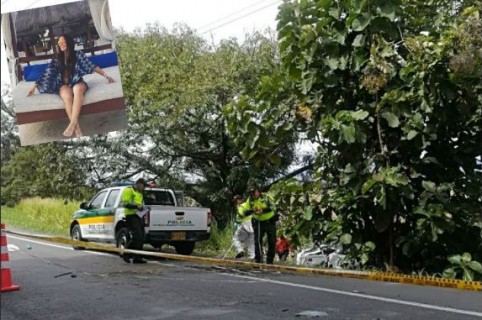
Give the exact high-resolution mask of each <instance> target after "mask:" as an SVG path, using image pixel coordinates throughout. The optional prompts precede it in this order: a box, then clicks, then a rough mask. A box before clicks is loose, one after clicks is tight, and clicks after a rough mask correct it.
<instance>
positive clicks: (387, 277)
mask: <svg viewBox="0 0 482 320" xmlns="http://www.w3.org/2000/svg"><path fill="white" fill-rule="evenodd" d="M6 231H7V233H10V234H14V235H18V236H24V237H28V238H34V239H40V240H45V241H49V242H55V243H62V244H67V245H75V246H79V247H84V248H85V249H90V250H98V251H105V252H115V253H134V254H138V255H143V256H146V257H156V258H165V259H169V260H179V261H188V262H197V263H204V264H211V265H218V266H230V267H233V266H234V267H247V268H250V269H264V270H272V271H285V272H293V273H301V274H311V275H324V276H333V277H341V278H352V279H362V280H372V281H381V282H392V283H404V284H414V285H420V286H434V287H442V288H453V289H460V290H469V291H482V282H480V281H464V280H457V279H442V278H430V277H423V276H412V275H402V274H397V273H387V272H366V271H352V270H334V269H318V268H307V267H293V266H285V265H276V264H259V263H255V262H248V261H238V260H224V259H216V258H208V257H197V256H185V255H179V254H173V253H163V252H151V251H140V250H131V249H119V248H116V247H112V246H110V245H105V244H99V243H92V242H84V241H76V240H72V239H70V238H64V237H56V236H46V235H38V234H37V235H35V234H28V233H23V232H18V231H10V230H6Z"/></svg>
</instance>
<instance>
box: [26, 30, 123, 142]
mask: <svg viewBox="0 0 482 320" xmlns="http://www.w3.org/2000/svg"><path fill="white" fill-rule="evenodd" d="M58 45H59V48H60V51H59V53H58V55H57V59H52V61H50V64H49V65H48V67H47V69H45V71H44V73H43V75H42V76H41V77H40V78H39V79H38V80H37V81H35V84H34V85H33V87H32V88H31V89H30V90H29V92H28V96H32V95H33V94H34V93H35V89H37V90H38V91H39V92H40V93H54V94H55V93H56V94H59V95H60V97H61V98H62V100H63V101H64V105H65V111H66V112H67V116H68V117H69V120H70V124H69V126H68V127H67V129H65V131H64V136H65V137H70V136H72V134H73V133H74V132H75V136H76V137H81V136H82V131H80V126H79V114H80V109H81V107H82V103H83V100H84V93H85V92H86V91H87V89H88V88H89V87H88V86H87V83H86V82H85V81H84V79H82V76H84V75H86V74H90V73H92V72H94V71H95V72H96V73H98V74H100V75H101V76H103V77H105V78H106V79H107V80H108V81H109V83H112V82H114V79H112V77H110V76H109V75H107V73H105V72H104V71H103V70H102V69H101V68H99V67H98V66H96V65H95V64H93V63H92V62H91V61H90V60H89V59H88V58H87V57H86V56H85V54H84V53H83V52H81V51H75V49H74V46H75V44H74V40H73V39H72V38H71V37H70V36H68V35H61V36H60V37H59V41H58Z"/></svg>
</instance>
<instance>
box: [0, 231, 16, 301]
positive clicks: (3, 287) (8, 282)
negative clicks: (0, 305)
mask: <svg viewBox="0 0 482 320" xmlns="http://www.w3.org/2000/svg"><path fill="white" fill-rule="evenodd" d="M0 229H1V230H0V255H1V265H2V278H1V279H0V281H1V283H0V291H1V292H5V291H14V290H18V289H20V287H19V286H17V285H14V284H12V275H11V273H10V268H6V266H5V265H6V264H7V263H8V261H9V259H8V247H7V235H6V234H5V225H4V224H3V223H2V224H1V225H0Z"/></svg>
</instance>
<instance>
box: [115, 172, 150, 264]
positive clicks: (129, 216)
mask: <svg viewBox="0 0 482 320" xmlns="http://www.w3.org/2000/svg"><path fill="white" fill-rule="evenodd" d="M145 187H146V181H145V180H144V179H142V178H141V179H138V180H137V181H136V183H135V184H134V185H133V186H132V187H128V188H125V189H124V192H122V198H121V205H122V207H124V214H125V216H126V224H127V229H128V230H129V234H130V237H129V239H128V243H127V246H126V247H127V249H134V250H142V248H143V247H144V221H143V219H142V218H140V217H139V216H138V215H137V211H142V210H143V209H144V196H143V192H144V188H145ZM122 258H123V259H124V261H125V262H127V263H130V262H131V261H130V260H131V258H132V262H133V263H146V260H144V259H142V257H140V256H138V255H131V254H125V253H124V255H123V256H122Z"/></svg>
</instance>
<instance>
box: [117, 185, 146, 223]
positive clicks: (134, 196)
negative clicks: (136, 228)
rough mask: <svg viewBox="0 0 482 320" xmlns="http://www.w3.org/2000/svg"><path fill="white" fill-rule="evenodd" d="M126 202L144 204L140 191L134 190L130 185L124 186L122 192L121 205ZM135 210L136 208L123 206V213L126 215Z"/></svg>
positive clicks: (133, 212)
mask: <svg viewBox="0 0 482 320" xmlns="http://www.w3.org/2000/svg"><path fill="white" fill-rule="evenodd" d="M127 204H135V205H142V204H144V197H143V196H142V193H140V192H139V191H136V190H134V188H132V187H129V188H125V189H124V192H122V197H121V205H122V206H123V207H124V206H125V205H127ZM136 211H137V209H130V208H125V207H124V214H125V215H126V216H128V215H131V214H135V213H136Z"/></svg>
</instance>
